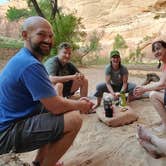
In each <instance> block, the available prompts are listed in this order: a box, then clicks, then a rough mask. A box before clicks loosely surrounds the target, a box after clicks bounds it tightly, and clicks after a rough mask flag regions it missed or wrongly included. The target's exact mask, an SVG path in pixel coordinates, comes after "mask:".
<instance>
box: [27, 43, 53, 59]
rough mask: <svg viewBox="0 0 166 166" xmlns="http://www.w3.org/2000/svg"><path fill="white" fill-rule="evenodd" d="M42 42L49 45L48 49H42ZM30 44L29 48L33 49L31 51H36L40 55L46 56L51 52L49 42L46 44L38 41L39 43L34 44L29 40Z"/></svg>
mask: <svg viewBox="0 0 166 166" xmlns="http://www.w3.org/2000/svg"><path fill="white" fill-rule="evenodd" d="M42 44H47V45H49V50H48V51H46V50H44V49H42V47H41V45H42ZM30 45H31V48H32V49H33V51H34V52H35V53H38V54H39V55H41V56H48V55H49V54H50V52H51V47H52V46H51V44H48V43H45V42H40V43H37V44H35V43H32V41H31V40H30Z"/></svg>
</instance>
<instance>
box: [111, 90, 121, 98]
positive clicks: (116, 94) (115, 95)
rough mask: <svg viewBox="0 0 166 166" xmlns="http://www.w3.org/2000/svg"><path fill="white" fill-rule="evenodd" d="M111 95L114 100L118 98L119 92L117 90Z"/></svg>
mask: <svg viewBox="0 0 166 166" xmlns="http://www.w3.org/2000/svg"><path fill="white" fill-rule="evenodd" d="M112 96H113V99H114V100H118V99H119V96H120V93H119V92H115V93H112Z"/></svg>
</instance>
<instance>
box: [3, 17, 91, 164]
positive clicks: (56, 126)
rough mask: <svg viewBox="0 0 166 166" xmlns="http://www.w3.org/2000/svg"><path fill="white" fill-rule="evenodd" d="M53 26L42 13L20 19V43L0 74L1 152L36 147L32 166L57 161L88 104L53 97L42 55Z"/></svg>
mask: <svg viewBox="0 0 166 166" xmlns="http://www.w3.org/2000/svg"><path fill="white" fill-rule="evenodd" d="M53 36H54V34H53V30H52V27H51V25H50V23H49V22H48V21H47V20H45V19H44V18H42V17H39V16H34V17H29V18H28V19H26V20H25V22H24V24H23V29H22V37H23V39H24V48H22V49H21V50H20V51H19V52H18V53H16V55H14V56H13V57H12V58H11V59H10V60H9V62H8V63H7V64H6V66H5V67H4V69H3V70H2V71H1V73H0V78H1V79H0V154H5V153H8V152H10V151H12V152H16V153H21V152H27V151H32V150H35V149H39V151H38V153H37V156H36V158H35V160H34V161H33V165H36V166H59V165H61V164H58V161H59V159H60V158H61V157H62V156H63V154H64V153H65V152H66V151H67V149H68V148H69V147H70V145H71V144H72V142H73V141H74V138H75V137H76V135H77V133H78V131H79V129H80V127H81V124H82V119H81V117H80V113H88V112H89V110H90V109H91V107H92V105H93V104H92V103H91V102H90V101H89V100H88V99H87V98H81V99H80V100H79V101H73V100H69V99H64V98H62V97H60V96H57V94H56V91H55V90H54V87H53V86H52V84H51V82H50V80H49V76H48V73H47V72H46V70H45V68H44V66H43V65H42V63H41V61H42V59H43V58H44V57H45V56H47V55H48V54H49V53H50V50H51V48H52V45H53Z"/></svg>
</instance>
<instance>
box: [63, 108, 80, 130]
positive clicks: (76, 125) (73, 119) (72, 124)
mask: <svg viewBox="0 0 166 166" xmlns="http://www.w3.org/2000/svg"><path fill="white" fill-rule="evenodd" d="M64 123H65V129H64V130H65V131H75V132H78V131H79V130H80V128H81V126H82V118H81V115H80V112H79V111H72V112H68V113H66V114H64Z"/></svg>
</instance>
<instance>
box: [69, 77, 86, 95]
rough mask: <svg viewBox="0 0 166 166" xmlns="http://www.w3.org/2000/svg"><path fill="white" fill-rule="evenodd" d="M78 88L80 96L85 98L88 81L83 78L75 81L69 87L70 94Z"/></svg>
mask: <svg viewBox="0 0 166 166" xmlns="http://www.w3.org/2000/svg"><path fill="white" fill-rule="evenodd" d="M79 88H80V96H81V97H87V95H88V80H87V79H86V78H84V79H83V80H75V81H73V84H72V87H71V90H70V91H71V93H73V92H76V91H77V90H78V89H79Z"/></svg>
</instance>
